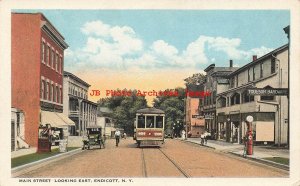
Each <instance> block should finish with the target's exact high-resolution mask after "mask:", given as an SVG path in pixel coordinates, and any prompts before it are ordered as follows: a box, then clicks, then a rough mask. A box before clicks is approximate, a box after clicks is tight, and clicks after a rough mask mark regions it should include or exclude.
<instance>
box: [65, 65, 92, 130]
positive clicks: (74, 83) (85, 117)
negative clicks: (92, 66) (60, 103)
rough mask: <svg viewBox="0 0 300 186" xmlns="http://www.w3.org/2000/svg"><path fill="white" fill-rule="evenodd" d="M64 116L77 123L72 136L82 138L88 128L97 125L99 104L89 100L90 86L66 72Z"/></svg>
mask: <svg viewBox="0 0 300 186" xmlns="http://www.w3.org/2000/svg"><path fill="white" fill-rule="evenodd" d="M63 76H64V80H63V81H64V95H63V98H64V111H63V112H64V114H65V115H68V116H69V118H70V119H72V120H73V121H74V122H75V126H73V127H72V128H71V131H70V133H71V135H76V136H78V135H79V136H82V135H84V134H85V132H86V127H87V126H95V125H97V104H96V103H94V102H91V101H89V100H88V90H89V87H90V85H89V84H88V83H86V82H85V81H83V80H82V79H80V78H79V77H77V76H75V75H74V74H72V73H70V72H66V71H64V74H63Z"/></svg>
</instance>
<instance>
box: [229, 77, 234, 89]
mask: <svg viewBox="0 0 300 186" xmlns="http://www.w3.org/2000/svg"><path fill="white" fill-rule="evenodd" d="M233 87H234V77H232V78H230V88H233Z"/></svg>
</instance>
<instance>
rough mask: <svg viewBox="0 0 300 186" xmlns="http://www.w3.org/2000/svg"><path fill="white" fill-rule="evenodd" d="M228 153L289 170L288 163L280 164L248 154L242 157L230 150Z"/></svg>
mask: <svg viewBox="0 0 300 186" xmlns="http://www.w3.org/2000/svg"><path fill="white" fill-rule="evenodd" d="M228 153H230V154H232V155H235V156H239V157H242V158H245V159H248V160H251V161H256V162H259V163H262V164H266V165H269V166H272V167H276V168H280V169H283V170H286V171H289V170H290V167H289V166H288V165H284V164H280V163H276V162H273V161H269V160H264V159H260V158H254V157H250V156H246V157H244V156H243V155H241V154H236V153H234V152H230V151H229V152H228Z"/></svg>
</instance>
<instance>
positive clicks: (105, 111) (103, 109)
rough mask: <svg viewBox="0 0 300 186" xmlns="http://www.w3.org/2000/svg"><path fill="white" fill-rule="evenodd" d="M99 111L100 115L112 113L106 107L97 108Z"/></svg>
mask: <svg viewBox="0 0 300 186" xmlns="http://www.w3.org/2000/svg"><path fill="white" fill-rule="evenodd" d="M99 111H100V112H102V113H113V111H112V110H111V109H109V108H108V107H99Z"/></svg>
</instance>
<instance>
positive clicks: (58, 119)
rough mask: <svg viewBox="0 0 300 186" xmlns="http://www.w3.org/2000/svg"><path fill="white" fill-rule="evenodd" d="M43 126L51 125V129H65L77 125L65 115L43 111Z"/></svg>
mask: <svg viewBox="0 0 300 186" xmlns="http://www.w3.org/2000/svg"><path fill="white" fill-rule="evenodd" d="M41 124H42V125H45V124H50V125H51V127H57V128H63V127H65V126H74V125H75V123H74V122H73V121H72V120H71V119H69V118H68V117H67V116H65V115H64V114H63V113H57V112H49V111H41Z"/></svg>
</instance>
